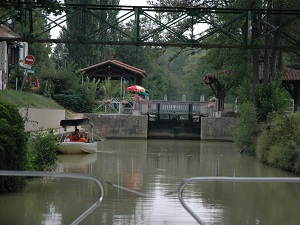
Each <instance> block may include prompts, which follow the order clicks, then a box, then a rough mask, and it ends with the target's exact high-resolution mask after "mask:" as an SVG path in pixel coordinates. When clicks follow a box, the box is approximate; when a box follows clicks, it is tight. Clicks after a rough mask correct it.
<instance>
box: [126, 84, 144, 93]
mask: <svg viewBox="0 0 300 225" xmlns="http://www.w3.org/2000/svg"><path fill="white" fill-rule="evenodd" d="M126 90H127V91H129V92H145V91H146V90H145V88H143V87H142V86H138V85H132V86H129V87H128V88H126Z"/></svg>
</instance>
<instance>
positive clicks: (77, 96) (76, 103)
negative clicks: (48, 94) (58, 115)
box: [52, 90, 92, 113]
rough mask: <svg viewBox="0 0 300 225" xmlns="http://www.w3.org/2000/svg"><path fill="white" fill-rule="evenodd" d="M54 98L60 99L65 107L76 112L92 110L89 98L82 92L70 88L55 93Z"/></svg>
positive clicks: (60, 102)
mask: <svg viewBox="0 0 300 225" xmlns="http://www.w3.org/2000/svg"><path fill="white" fill-rule="evenodd" d="M52 98H53V99H54V100H56V101H58V102H59V104H60V105H62V106H63V107H64V108H67V109H69V110H72V111H74V112H78V113H83V112H91V111H92V107H91V105H90V103H89V100H88V99H87V97H86V95H85V94H83V93H81V92H75V91H72V90H69V91H66V92H64V93H62V94H56V95H53V96H52Z"/></svg>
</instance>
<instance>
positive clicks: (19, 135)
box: [0, 100, 27, 193]
mask: <svg viewBox="0 0 300 225" xmlns="http://www.w3.org/2000/svg"><path fill="white" fill-rule="evenodd" d="M0 127H1V129H0V143H1V145H0V170H25V169H26V157H27V143H26V141H27V138H26V133H25V129H24V121H23V119H22V117H21V116H20V114H19V111H18V109H17V108H16V107H15V106H13V105H11V104H9V103H8V102H6V101H3V100H0ZM24 185H25V179H24V178H22V177H6V176H5V177H4V176H0V193H1V192H2V193H3V192H13V191H18V190H21V189H22V188H23V187H24Z"/></svg>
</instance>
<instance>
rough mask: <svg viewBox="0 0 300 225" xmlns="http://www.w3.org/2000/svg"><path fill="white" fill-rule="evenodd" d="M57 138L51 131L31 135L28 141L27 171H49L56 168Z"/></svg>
mask: <svg viewBox="0 0 300 225" xmlns="http://www.w3.org/2000/svg"><path fill="white" fill-rule="evenodd" d="M57 143H58V137H57V135H54V134H53V133H52V132H51V131H42V130H40V131H38V132H35V133H32V134H31V136H30V139H29V144H28V146H29V152H28V169H29V170H35V171H51V170H52V169H54V168H55V166H56V160H57V151H58V145H57Z"/></svg>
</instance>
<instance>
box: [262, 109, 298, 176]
mask: <svg viewBox="0 0 300 225" xmlns="http://www.w3.org/2000/svg"><path fill="white" fill-rule="evenodd" d="M299 115H300V114H298V115H297V114H295V116H294V115H292V116H286V115H284V114H279V113H274V114H272V117H271V119H270V121H269V124H268V126H266V127H265V128H264V129H263V131H262V133H261V134H260V136H259V138H258V142H257V145H258V147H257V155H258V156H259V158H260V160H262V161H263V162H264V163H266V164H269V165H271V166H274V167H277V168H279V169H281V170H285V171H289V172H293V173H296V174H300V129H299V123H298V122H297V121H299Z"/></svg>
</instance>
